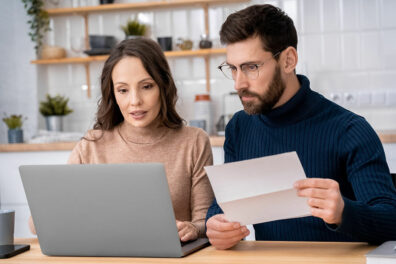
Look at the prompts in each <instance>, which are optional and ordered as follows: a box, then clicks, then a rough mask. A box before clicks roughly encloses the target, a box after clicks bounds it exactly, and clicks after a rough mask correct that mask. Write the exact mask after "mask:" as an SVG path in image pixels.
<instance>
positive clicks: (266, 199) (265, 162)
mask: <svg viewBox="0 0 396 264" xmlns="http://www.w3.org/2000/svg"><path fill="white" fill-rule="evenodd" d="M205 170H206V172H207V174H208V177H209V180H210V183H211V185H212V188H213V191H214V193H215V196H216V200H217V203H218V204H219V206H220V208H221V209H222V210H223V212H224V214H225V217H226V219H227V220H228V221H231V222H234V221H235V222H239V223H241V225H247V224H257V223H263V222H269V221H274V220H280V219H287V218H296V217H303V216H309V215H311V214H310V210H309V206H308V204H307V198H305V197H298V196H297V191H296V190H295V189H294V188H293V184H294V183H295V182H296V181H298V180H301V179H305V178H306V176H305V173H304V169H303V167H302V165H301V163H300V160H299V158H298V156H297V153H296V152H295V151H294V152H288V153H283V154H278V155H273V156H267V157H263V158H257V159H251V160H244V161H238V162H232V163H226V164H223V165H215V166H207V167H205Z"/></svg>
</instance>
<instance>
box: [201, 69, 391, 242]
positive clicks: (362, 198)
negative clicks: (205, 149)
mask: <svg viewBox="0 0 396 264" xmlns="http://www.w3.org/2000/svg"><path fill="white" fill-rule="evenodd" d="M298 79H299V82H300V85H301V87H300V89H299V90H298V92H297V93H296V94H295V95H294V96H293V97H292V98H291V99H290V100H289V101H288V102H286V103H285V104H283V105H282V106H280V107H277V108H275V109H273V110H271V111H270V112H269V113H268V114H266V115H248V114H246V113H245V112H244V111H240V112H238V113H236V114H235V115H234V117H233V118H232V120H231V121H230V122H229V124H228V125H227V128H226V140H225V143H224V152H225V162H226V163H227V162H233V161H241V160H247V159H253V158H258V157H264V156H269V155H274V154H280V153H284V152H289V151H296V152H297V154H298V157H299V158H300V160H301V163H302V166H303V168H304V171H305V174H306V176H307V178H328V179H333V180H336V181H337V182H338V183H339V186H340V191H341V195H342V196H343V199H344V202H345V207H344V211H343V214H342V222H341V224H340V225H339V226H335V225H328V224H326V223H325V222H324V221H323V220H322V219H320V218H317V217H313V216H309V217H302V218H293V219H286V220H278V221H272V222H267V223H261V224H256V225H254V229H255V234H256V240H289V241H366V242H371V243H375V244H378V243H382V242H383V241H387V240H396V190H395V188H394V186H393V183H392V179H391V176H390V173H389V169H388V165H387V163H386V160H385V154H384V150H383V147H382V144H381V142H380V140H379V138H378V136H377V134H376V133H375V131H374V130H373V129H372V128H371V126H370V125H369V124H368V123H367V122H366V121H365V119H364V118H362V117H360V116H358V115H356V114H354V113H352V112H350V111H348V110H346V109H344V108H342V107H341V106H339V105H337V104H335V103H333V102H331V101H329V100H327V99H325V98H324V97H323V96H321V95H320V94H318V93H316V92H314V91H312V90H311V89H310V84H309V80H308V79H307V78H306V77H305V76H302V75H298ZM285 166H287V165H286V164H285ZM274 202H276V201H274ZM263 210H265V209H264V208H263ZM219 213H222V210H221V208H220V207H219V206H218V204H217V203H216V200H214V202H213V204H212V205H211V207H210V208H209V210H208V214H207V218H206V219H208V218H210V217H211V216H213V215H215V214H219Z"/></svg>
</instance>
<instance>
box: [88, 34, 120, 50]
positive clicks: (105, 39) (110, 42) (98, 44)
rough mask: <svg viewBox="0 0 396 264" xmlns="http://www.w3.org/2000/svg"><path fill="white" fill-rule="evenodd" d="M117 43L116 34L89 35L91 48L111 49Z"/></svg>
mask: <svg viewBox="0 0 396 264" xmlns="http://www.w3.org/2000/svg"><path fill="white" fill-rule="evenodd" d="M116 44H117V41H116V39H115V37H114V36H105V35H89V45H90V46H91V49H111V48H113V47H114V46H115V45H116Z"/></svg>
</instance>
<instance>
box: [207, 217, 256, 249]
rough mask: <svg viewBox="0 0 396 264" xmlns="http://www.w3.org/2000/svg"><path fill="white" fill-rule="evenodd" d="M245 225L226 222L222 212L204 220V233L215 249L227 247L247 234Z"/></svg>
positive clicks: (247, 230) (233, 244)
mask: <svg viewBox="0 0 396 264" xmlns="http://www.w3.org/2000/svg"><path fill="white" fill-rule="evenodd" d="M249 233H250V231H249V229H247V227H246V226H241V225H240V224H239V223H237V222H228V221H227V220H226V219H225V217H224V214H218V215H214V216H212V217H211V218H209V219H208V221H207V222H206V235H207V236H208V238H209V241H210V243H211V244H212V245H213V246H214V247H215V248H216V249H228V248H230V247H233V246H235V245H236V244H238V242H239V241H240V240H241V239H242V238H244V237H246V236H247V235H249Z"/></svg>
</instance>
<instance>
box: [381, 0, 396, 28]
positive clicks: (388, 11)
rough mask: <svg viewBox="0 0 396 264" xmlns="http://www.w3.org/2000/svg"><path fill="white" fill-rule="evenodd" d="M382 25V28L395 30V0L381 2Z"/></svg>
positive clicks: (382, 0)
mask: <svg viewBox="0 0 396 264" xmlns="http://www.w3.org/2000/svg"><path fill="white" fill-rule="evenodd" d="M380 3H381V11H380V14H381V15H380V19H381V21H380V23H381V28H395V27H396V19H395V14H396V1H395V0H381V2H380Z"/></svg>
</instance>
